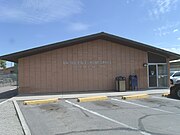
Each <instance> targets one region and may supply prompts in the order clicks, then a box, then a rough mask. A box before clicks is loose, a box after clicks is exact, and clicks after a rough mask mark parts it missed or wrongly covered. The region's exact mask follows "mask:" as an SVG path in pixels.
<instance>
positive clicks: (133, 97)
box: [122, 94, 149, 100]
mask: <svg viewBox="0 0 180 135" xmlns="http://www.w3.org/2000/svg"><path fill="white" fill-rule="evenodd" d="M148 97H149V95H148V94H137V95H129V96H122V99H124V100H126V99H141V98H148Z"/></svg>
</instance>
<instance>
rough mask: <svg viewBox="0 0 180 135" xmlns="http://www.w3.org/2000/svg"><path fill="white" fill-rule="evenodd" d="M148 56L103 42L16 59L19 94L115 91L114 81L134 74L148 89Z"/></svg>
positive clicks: (141, 86) (144, 53) (140, 83)
mask: <svg viewBox="0 0 180 135" xmlns="http://www.w3.org/2000/svg"><path fill="white" fill-rule="evenodd" d="M147 60H148V58H147V52H144V51H141V50H138V49H134V48H130V47H127V46H123V45H119V44H117V43H113V42H110V41H106V40H95V41H91V42H85V43H82V44H77V45H73V46H69V47H65V48H60V49H57V50H53V51H49V52H46V53H41V54H37V55H33V56H29V57H25V58H21V59H19V87H20V88H19V92H20V93H47V92H50V93H51V92H69V91H92V90H103V91H106V90H108V91H109V90H114V89H115V77H116V76H119V75H121V76H125V77H126V78H127V81H126V82H127V83H126V87H127V89H128V77H129V75H131V74H137V76H138V83H139V88H140V89H144V88H147V87H148V86H147V85H148V84H147V68H146V67H143V63H147Z"/></svg>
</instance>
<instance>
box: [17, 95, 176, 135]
mask: <svg viewBox="0 0 180 135" xmlns="http://www.w3.org/2000/svg"><path fill="white" fill-rule="evenodd" d="M19 105H20V108H21V110H22V112H23V114H24V116H25V119H26V121H27V124H28V125H29V128H30V130H31V132H32V134H33V135H39V134H44V135H71V134H72V135H74V134H75V135H84V134H91V135H92V134H94V135H97V134H98V135H99V134H100V135H109V134H112V135H119V134H123V135H142V134H143V135H179V133H180V128H179V126H180V101H179V100H173V99H168V98H165V97H160V95H154V96H151V97H150V98H148V99H138V100H127V101H125V100H121V99H120V98H119V97H113V98H109V99H108V100H106V101H95V102H85V103H79V102H77V101H76V100H75V99H68V100H60V101H59V102H57V103H52V104H46V105H26V106H25V105H23V104H22V102H19Z"/></svg>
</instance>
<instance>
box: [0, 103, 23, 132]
mask: <svg viewBox="0 0 180 135" xmlns="http://www.w3.org/2000/svg"><path fill="white" fill-rule="evenodd" d="M0 113H1V114H0V134H1V135H24V132H23V129H22V127H21V124H20V121H19V119H18V117H17V113H16V111H15V108H14V105H13V103H12V101H6V102H3V103H0Z"/></svg>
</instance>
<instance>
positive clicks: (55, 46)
mask: <svg viewBox="0 0 180 135" xmlns="http://www.w3.org/2000/svg"><path fill="white" fill-rule="evenodd" d="M96 39H104V40H107V41H111V42H115V43H119V44H121V45H125V46H128V47H133V48H136V49H139V50H143V51H147V52H153V53H157V54H160V55H163V56H166V57H168V58H169V59H170V60H175V59H179V58H180V55H179V54H176V53H172V52H169V51H166V50H163V49H160V48H157V47H153V46H150V45H147V44H143V43H140V42H136V41H133V40H129V39H125V38H122V37H119V36H115V35H112V34H108V33H104V32H101V33H97V34H92V35H88V36H84V37H80V38H75V39H70V40H66V41H62V42H57V43H54V44H49V45H45V46H41V47H37V48H33V49H29V50H25V51H20V52H16V53H12V54H7V55H4V56H0V59H2V60H7V61H12V62H18V59H20V58H23V57H27V56H31V55H35V54H39V53H43V52H47V51H51V50H55V49H58V48H62V47H67V46H72V45H76V44H79V43H83V42H88V41H92V40H96Z"/></svg>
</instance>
